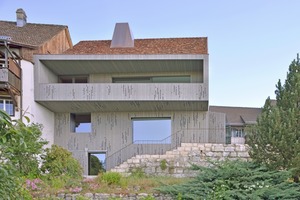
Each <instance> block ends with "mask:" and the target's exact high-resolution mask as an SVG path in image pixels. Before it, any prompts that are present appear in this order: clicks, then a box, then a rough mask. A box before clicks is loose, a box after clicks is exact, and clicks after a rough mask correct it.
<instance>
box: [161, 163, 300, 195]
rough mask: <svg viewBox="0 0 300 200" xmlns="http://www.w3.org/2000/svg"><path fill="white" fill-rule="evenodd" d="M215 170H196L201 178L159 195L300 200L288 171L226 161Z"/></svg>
mask: <svg viewBox="0 0 300 200" xmlns="http://www.w3.org/2000/svg"><path fill="white" fill-rule="evenodd" d="M212 164H213V166H210V167H202V166H193V167H194V169H197V170H199V174H198V175H197V176H196V177H195V178H193V179H191V180H190V181H188V182H185V183H182V184H175V185H165V186H161V187H159V188H157V190H158V191H160V192H162V193H165V194H169V195H171V196H172V197H173V199H186V200H193V199H195V200H196V199H208V200H210V199H211V200H218V199H220V200H221V199H224V200H225V199H257V200H260V199H299V198H300V187H299V184H298V183H293V182H291V181H289V178H290V177H291V174H290V172H289V171H278V170H270V169H268V168H266V167H265V166H261V165H259V164H257V163H253V162H246V161H239V160H233V161H230V160H225V161H222V162H215V163H214V162H213V163H212Z"/></svg>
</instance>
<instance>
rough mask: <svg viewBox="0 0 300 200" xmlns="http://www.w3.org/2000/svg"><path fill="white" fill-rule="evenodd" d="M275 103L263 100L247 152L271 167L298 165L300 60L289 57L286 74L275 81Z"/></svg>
mask: <svg viewBox="0 0 300 200" xmlns="http://www.w3.org/2000/svg"><path fill="white" fill-rule="evenodd" d="M276 88H277V89H276V91H275V94H276V105H272V102H271V100H270V98H268V99H267V100H266V102H265V105H264V107H263V110H262V114H261V116H260V117H259V118H258V120H257V125H256V126H254V127H252V128H251V130H250V131H249V132H250V134H249V135H248V138H249V140H248V144H249V145H250V147H251V151H250V156H251V157H252V159H253V160H254V161H256V162H258V163H264V164H266V165H267V166H268V167H270V168H272V169H291V168H293V169H295V173H296V174H297V175H299V169H300V60H299V57H297V59H295V60H293V61H292V63H291V64H290V66H289V70H288V73H287V78H286V80H285V83H284V84H283V85H282V83H281V81H280V80H279V81H278V83H277V85H276Z"/></svg>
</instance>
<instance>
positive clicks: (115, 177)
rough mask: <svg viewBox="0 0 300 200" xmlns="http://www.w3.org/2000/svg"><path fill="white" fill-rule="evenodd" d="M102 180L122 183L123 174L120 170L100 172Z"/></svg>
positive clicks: (109, 182)
mask: <svg viewBox="0 0 300 200" xmlns="http://www.w3.org/2000/svg"><path fill="white" fill-rule="evenodd" d="M99 176H100V180H101V181H103V182H105V183H107V184H108V185H112V184H114V185H120V184H121V178H122V175H121V174H120V173H118V172H105V173H103V174H100V175H99Z"/></svg>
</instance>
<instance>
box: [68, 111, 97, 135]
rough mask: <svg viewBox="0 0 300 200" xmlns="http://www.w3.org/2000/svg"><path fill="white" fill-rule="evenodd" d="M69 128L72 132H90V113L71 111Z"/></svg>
mask: <svg viewBox="0 0 300 200" xmlns="http://www.w3.org/2000/svg"><path fill="white" fill-rule="evenodd" d="M70 129H71V132H73V133H90V132H92V123H91V113H87V114H86V113H84V114H83V113H71V114H70Z"/></svg>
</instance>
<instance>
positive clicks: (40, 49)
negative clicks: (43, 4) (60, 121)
mask: <svg viewBox="0 0 300 200" xmlns="http://www.w3.org/2000/svg"><path fill="white" fill-rule="evenodd" d="M16 14H17V19H16V21H15V22H11V21H0V109H2V110H5V111H6V112H8V113H9V114H10V115H11V116H12V117H13V118H15V119H22V115H24V114H25V115H27V116H28V117H29V118H30V119H31V122H38V123H41V124H43V125H44V129H43V133H44V135H43V136H44V137H45V138H46V139H48V140H50V142H52V143H53V140H52V141H51V137H48V136H49V135H52V134H53V131H54V114H53V113H52V112H51V111H49V110H48V109H47V108H45V107H43V106H41V105H39V104H37V103H35V101H34V91H33V90H34V88H33V85H34V83H33V71H34V63H33V55H34V54H59V53H62V52H64V51H65V50H67V49H69V48H71V47H72V46H73V45H72V41H71V38H70V34H69V31H68V27H67V26H62V25H47V24H33V23H27V16H26V13H25V12H24V10H22V9H18V10H17V12H16ZM51 123H52V124H51Z"/></svg>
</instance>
